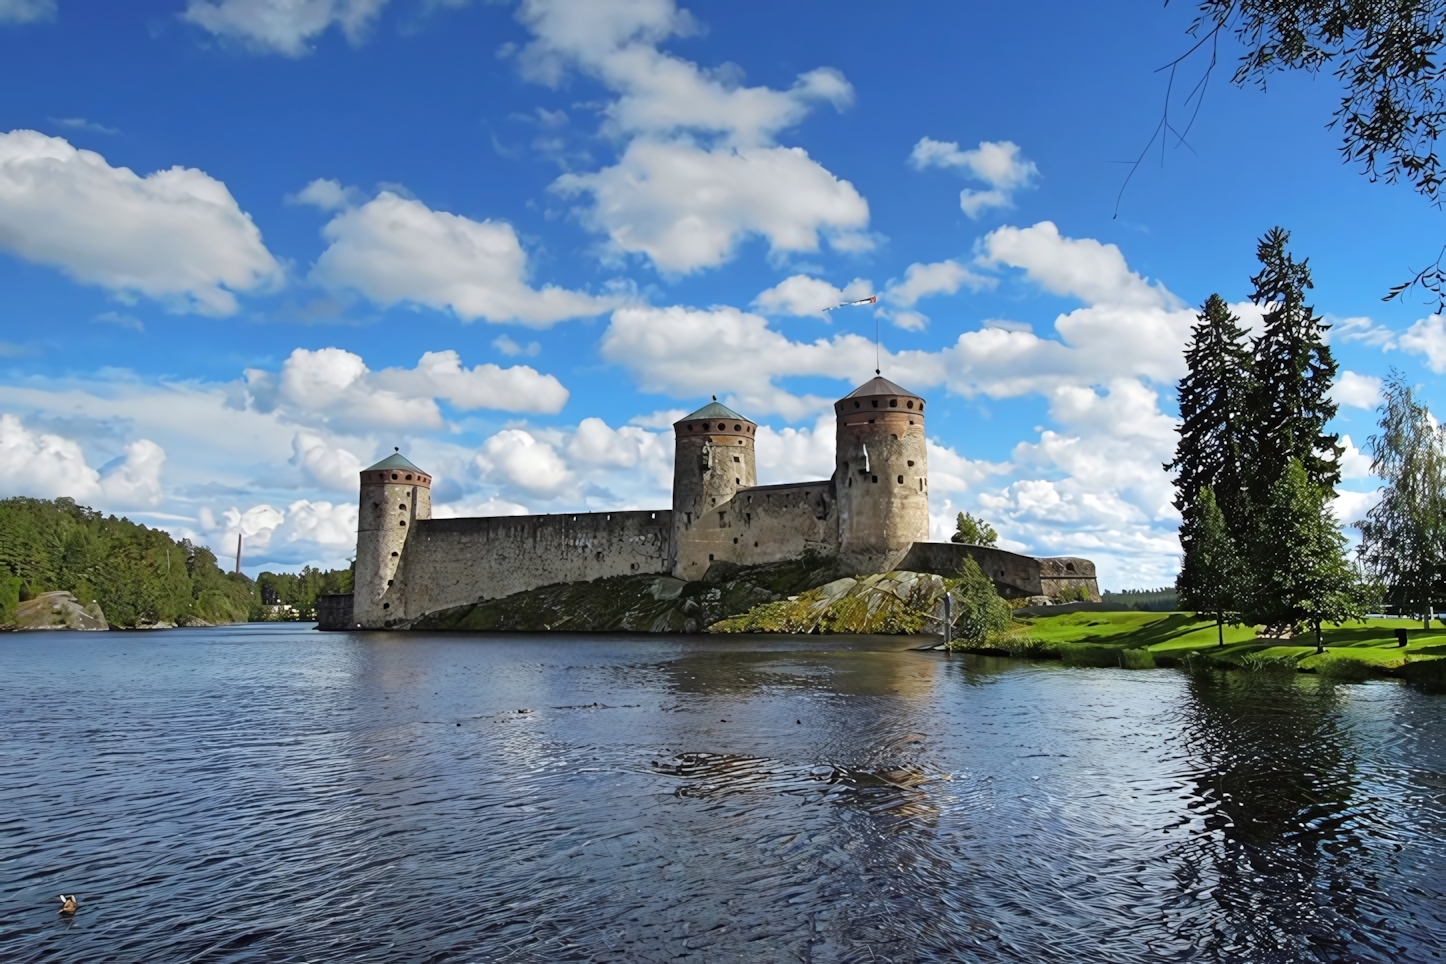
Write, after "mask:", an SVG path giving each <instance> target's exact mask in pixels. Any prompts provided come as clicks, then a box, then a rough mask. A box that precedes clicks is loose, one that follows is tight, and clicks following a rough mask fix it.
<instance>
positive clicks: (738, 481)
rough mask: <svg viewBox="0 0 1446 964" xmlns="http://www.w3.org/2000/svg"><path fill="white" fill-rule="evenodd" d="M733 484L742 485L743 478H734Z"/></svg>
mask: <svg viewBox="0 0 1446 964" xmlns="http://www.w3.org/2000/svg"><path fill="white" fill-rule="evenodd" d="M733 484H734V485H742V484H743V480H742V479H734V480H733Z"/></svg>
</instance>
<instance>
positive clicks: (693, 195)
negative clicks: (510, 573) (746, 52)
mask: <svg viewBox="0 0 1446 964" xmlns="http://www.w3.org/2000/svg"><path fill="white" fill-rule="evenodd" d="M517 16H518V19H519V20H521V21H522V23H524V24H525V25H526V26H527V27H528V28H529V29H530V30H531V31H532V32H533V35H534V38H535V39H534V40H533V41H532V42H531V43H529V44H528V45H527V46H526V47H524V48H523V50H522V51H521V53H520V55H519V57H518V62H519V64H520V66H521V68H522V71H523V74H524V76H527V77H529V78H530V79H532V80H535V81H537V82H540V83H545V84H549V85H553V86H556V85H558V84H560V83H561V82H562V81H563V79H564V78H565V77H566V76H567V74H568V73H569V72H570V71H579V72H581V73H584V74H587V75H589V76H591V77H593V78H595V79H596V80H598V81H599V82H600V83H602V84H603V85H604V86H605V87H606V88H607V89H608V90H610V91H611V92H612V93H613V95H614V96H613V98H612V99H611V100H609V101H608V102H607V103H606V104H605V105H604V106H603V107H602V114H603V132H604V133H605V134H607V135H610V136H612V137H614V138H617V139H618V140H621V141H625V142H626V144H627V146H626V147H625V149H624V150H623V153H622V156H621V157H620V158H619V160H618V162H617V163H616V164H614V165H612V166H610V167H606V168H603V169H602V170H598V171H594V172H591V173H570V174H565V175H563V176H562V177H560V178H559V179H558V180H557V181H556V182H555V183H554V185H553V190H554V191H555V192H557V193H558V194H560V195H562V196H564V197H580V196H584V195H585V196H587V198H588V199H589V200H590V202H591V203H590V204H587V205H586V206H585V207H583V208H582V210H581V211H580V212H579V213H580V215H581V217H582V220H583V223H584V224H586V225H587V226H588V227H589V228H591V229H592V230H594V231H597V232H600V233H602V234H605V235H606V236H607V237H608V248H609V250H610V251H611V252H612V253H613V254H614V255H617V254H639V255H643V256H646V257H647V258H648V259H649V260H650V261H651V262H652V263H653V264H654V265H655V266H656V267H657V268H658V269H660V270H662V271H664V272H668V273H676V274H686V273H689V272H692V271H697V270H700V269H702V268H707V267H711V266H714V265H717V264H721V263H723V262H724V261H727V260H728V259H729V258H730V257H731V256H732V254H733V252H734V250H735V248H736V247H737V245H738V244H739V242H741V241H742V240H744V239H745V238H749V237H755V236H756V237H763V238H765V239H766V240H767V241H768V243H769V246H770V248H771V249H772V251H773V253H774V254H775V255H780V254H787V253H794V252H808V251H816V250H818V248H819V245H820V243H821V240H826V241H827V242H828V243H829V244H830V245H831V246H833V247H834V248H836V249H838V250H846V251H860V250H865V249H867V248H869V247H871V246H872V244H873V240H872V238H870V237H869V236H868V235H867V234H866V233H865V231H864V229H865V228H866V227H867V225H868V217H869V211H868V203H867V202H866V201H865V200H864V199H863V197H862V196H860V195H859V193H858V191H857V190H855V189H854V186H853V185H852V184H850V183H849V182H848V181H845V180H841V179H840V178H838V177H836V176H835V175H833V174H832V173H830V172H829V171H828V170H826V169H825V168H824V167H823V166H822V165H820V164H819V163H818V162H817V161H815V160H814V159H813V158H811V157H809V155H808V154H807V152H805V151H804V150H802V149H801V148H796V147H794V148H790V147H783V146H779V145H778V144H777V143H776V141H777V137H778V135H779V134H780V133H781V132H783V131H784V130H787V129H788V128H790V127H793V126H794V125H796V124H798V123H799V121H801V120H802V119H803V118H804V117H805V116H806V115H807V113H808V112H809V111H810V110H811V109H812V108H813V107H814V106H816V105H818V104H821V103H822V104H831V105H832V106H833V107H835V108H837V109H839V110H842V109H844V108H845V107H847V106H848V105H849V104H850V103H851V102H852V100H853V88H852V87H851V86H850V85H849V83H848V81H847V80H846V79H845V78H844V77H843V75H842V74H840V73H839V72H838V71H836V70H833V69H831V68H827V67H820V68H817V69H814V70H810V71H807V72H805V73H803V74H800V75H799V76H798V77H797V79H796V80H795V81H794V83H793V84H792V85H791V86H790V87H788V88H787V89H782V90H780V89H775V88H770V87H749V86H746V85H744V84H743V83H742V82H741V78H740V71H739V70H738V69H737V68H736V67H733V66H731V65H730V66H728V67H725V68H717V69H707V68H703V67H700V66H699V65H697V64H694V63H692V62H690V61H687V60H684V59H682V58H680V57H677V56H674V55H672V54H670V53H666V52H664V51H663V50H661V49H659V46H658V45H659V44H660V43H662V42H663V41H665V40H667V39H669V38H670V37H674V36H680V35H686V34H688V33H690V32H692V31H693V30H694V29H695V28H696V26H697V25H696V23H695V21H694V20H693V18H692V17H691V16H690V15H689V14H688V13H687V12H686V11H683V10H680V9H678V7H677V6H676V4H675V3H674V2H673V0H526V2H524V3H523V4H522V6H521V7H520V8H519V10H518V14H517Z"/></svg>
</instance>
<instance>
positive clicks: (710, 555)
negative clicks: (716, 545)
mask: <svg viewBox="0 0 1446 964" xmlns="http://www.w3.org/2000/svg"><path fill="white" fill-rule="evenodd" d="M708 561H709V562H712V561H713V553H711V552H710V553H708Z"/></svg>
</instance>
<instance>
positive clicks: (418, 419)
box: [245, 348, 568, 430]
mask: <svg viewBox="0 0 1446 964" xmlns="http://www.w3.org/2000/svg"><path fill="white" fill-rule="evenodd" d="M245 388H246V392H247V397H248V401H249V403H250V405H251V406H252V407H254V408H255V409H256V410H257V411H260V412H272V411H278V412H281V413H283V414H285V415H287V416H288V417H290V418H294V419H297V420H301V421H306V422H312V423H317V424H325V425H329V426H332V427H335V428H354V429H359V430H366V429H369V428H396V427H403V426H419V427H425V428H436V427H439V426H440V425H441V424H442V415H441V411H440V409H439V408H438V407H437V403H436V399H439V398H440V399H445V400H446V401H449V402H451V403H452V404H453V405H454V406H456V407H457V408H459V409H463V410H472V409H479V408H491V409H499V410H502V411H510V412H556V411H558V410H559V409H561V408H562V406H563V404H565V403H566V401H567V397H568V392H567V389H566V388H564V387H563V386H562V383H561V382H559V381H558V380H557V379H556V378H554V377H553V376H551V375H544V374H541V373H539V372H538V371H537V370H535V369H533V368H531V367H529V366H527V365H516V366H513V367H511V368H500V367H498V366H497V365H493V364H490V363H488V364H483V365H476V366H473V367H472V368H470V369H469V368H464V367H463V366H462V362H461V358H460V356H459V355H458V354H457V353H456V352H455V351H440V352H426V353H424V354H423V355H422V358H421V360H420V361H418V362H417V366H416V367H415V368H388V369H384V370H383V371H380V372H372V371H371V370H370V369H369V368H367V365H366V362H365V361H364V360H363V359H362V358H361V356H360V355H356V354H353V353H352V352H349V351H346V350H345V349H342V348H320V349H317V350H315V351H313V350H310V349H306V348H298V349H296V350H295V351H293V352H292V353H291V355H290V356H289V357H288V358H287V359H286V361H285V362H284V363H283V364H282V366H281V371H280V372H271V371H267V370H265V369H259V368H248V369H247V370H246V384H245Z"/></svg>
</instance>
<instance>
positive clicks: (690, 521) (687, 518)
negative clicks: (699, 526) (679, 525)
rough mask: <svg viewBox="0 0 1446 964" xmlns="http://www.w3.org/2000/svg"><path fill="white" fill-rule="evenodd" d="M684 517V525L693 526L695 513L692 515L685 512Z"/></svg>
mask: <svg viewBox="0 0 1446 964" xmlns="http://www.w3.org/2000/svg"><path fill="white" fill-rule="evenodd" d="M683 517H684V518H683V523H684V525H692V524H693V513H691V512H684V513H683Z"/></svg>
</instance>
